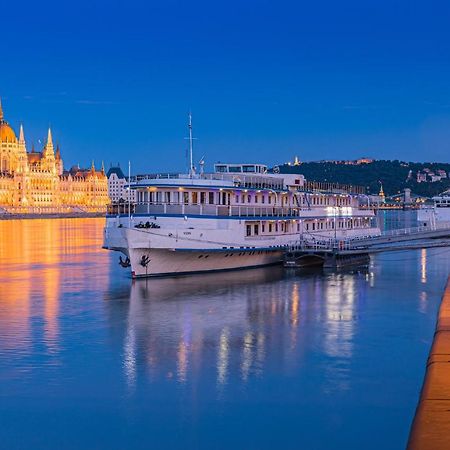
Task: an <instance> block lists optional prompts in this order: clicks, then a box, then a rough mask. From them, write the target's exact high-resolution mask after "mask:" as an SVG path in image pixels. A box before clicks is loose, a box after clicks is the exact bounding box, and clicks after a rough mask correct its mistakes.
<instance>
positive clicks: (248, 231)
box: [247, 225, 252, 236]
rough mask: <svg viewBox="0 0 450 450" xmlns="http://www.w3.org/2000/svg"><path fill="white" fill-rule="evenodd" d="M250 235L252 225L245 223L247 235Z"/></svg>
mask: <svg viewBox="0 0 450 450" xmlns="http://www.w3.org/2000/svg"><path fill="white" fill-rule="evenodd" d="M251 235H252V227H251V226H250V225H247V236H251Z"/></svg>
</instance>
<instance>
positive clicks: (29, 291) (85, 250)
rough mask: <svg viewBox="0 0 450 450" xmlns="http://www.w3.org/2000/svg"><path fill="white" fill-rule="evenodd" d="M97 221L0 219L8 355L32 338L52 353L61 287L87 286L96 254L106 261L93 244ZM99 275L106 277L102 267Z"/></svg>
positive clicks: (1, 311) (0, 322) (1, 320)
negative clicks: (101, 272)
mask: <svg viewBox="0 0 450 450" xmlns="http://www.w3.org/2000/svg"><path fill="white" fill-rule="evenodd" d="M102 224H103V220H102V219H86V220H82V219H78V221H74V220H68V219H61V220H13V221H7V220H6V221H0V242H1V245H0V286H1V290H0V329H1V330H2V334H3V338H2V339H1V341H0V345H1V347H2V349H8V351H10V352H11V356H12V357H17V356H20V355H23V354H24V353H27V352H29V351H31V350H32V345H35V344H36V343H37V342H39V344H42V345H43V346H44V347H45V349H46V351H47V352H48V354H54V355H55V356H56V354H57V353H58V351H59V349H60V345H61V337H60V319H61V315H62V314H63V313H64V312H63V311H61V310H60V308H61V305H60V297H61V294H62V291H64V292H65V293H69V294H70V293H73V294H78V293H80V292H82V291H84V290H88V289H90V288H92V283H93V282H95V278H93V277H92V273H91V272H90V269H91V268H92V266H96V265H97V264H101V263H102V259H103V263H106V264H107V259H105V256H106V255H105V254H104V253H102V252H101V251H100V248H99V243H100V242H101V227H102ZM88 275H89V276H88ZM102 280H103V281H105V282H106V283H107V282H108V276H107V271H105V273H103V274H102ZM53 363H55V360H53Z"/></svg>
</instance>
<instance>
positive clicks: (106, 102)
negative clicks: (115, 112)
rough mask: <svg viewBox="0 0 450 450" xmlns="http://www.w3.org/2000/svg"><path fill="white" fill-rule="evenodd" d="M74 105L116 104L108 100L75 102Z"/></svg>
mask: <svg viewBox="0 0 450 450" xmlns="http://www.w3.org/2000/svg"><path fill="white" fill-rule="evenodd" d="M75 103H77V104H78V105H116V104H117V102H112V101H108V100H87V99H85V100H76V101H75Z"/></svg>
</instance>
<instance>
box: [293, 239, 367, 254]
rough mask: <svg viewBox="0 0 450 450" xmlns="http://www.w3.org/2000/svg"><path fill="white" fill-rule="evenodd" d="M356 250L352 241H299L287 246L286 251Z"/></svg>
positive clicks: (355, 245) (355, 244)
mask: <svg viewBox="0 0 450 450" xmlns="http://www.w3.org/2000/svg"><path fill="white" fill-rule="evenodd" d="M355 248H358V245H357V243H356V242H355V241H354V240H352V239H300V240H298V241H293V242H290V243H289V244H288V251H289V252H295V251H330V252H331V251H335V250H340V251H342V250H353V249H355Z"/></svg>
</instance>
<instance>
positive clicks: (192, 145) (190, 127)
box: [189, 111, 194, 177]
mask: <svg viewBox="0 0 450 450" xmlns="http://www.w3.org/2000/svg"><path fill="white" fill-rule="evenodd" d="M189 160H190V161H189V162H190V170H189V174H190V175H191V177H193V176H194V143H193V139H192V113H191V111H189Z"/></svg>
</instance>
